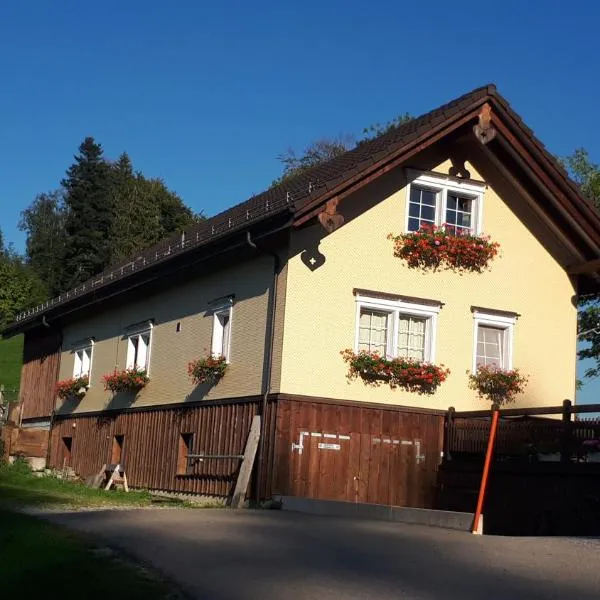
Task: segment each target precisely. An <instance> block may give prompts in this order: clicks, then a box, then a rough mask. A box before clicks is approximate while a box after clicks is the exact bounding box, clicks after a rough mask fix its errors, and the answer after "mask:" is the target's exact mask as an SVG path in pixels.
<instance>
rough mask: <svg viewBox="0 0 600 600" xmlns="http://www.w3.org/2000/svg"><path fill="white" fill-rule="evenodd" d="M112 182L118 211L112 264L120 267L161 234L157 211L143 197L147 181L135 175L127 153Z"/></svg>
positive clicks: (115, 166) (114, 220)
mask: <svg viewBox="0 0 600 600" xmlns="http://www.w3.org/2000/svg"><path fill="white" fill-rule="evenodd" d="M111 178H112V179H111V194H112V196H113V205H114V207H115V212H114V215H113V222H112V228H111V232H110V238H111V243H112V254H111V263H118V262H122V261H123V260H127V259H128V258H130V257H131V256H132V255H133V254H134V253H136V252H138V251H139V250H142V249H143V248H145V247H147V246H149V245H150V244H152V243H153V242H154V241H156V240H157V239H159V237H160V234H161V231H160V223H159V218H158V210H157V207H156V205H155V203H154V202H153V201H152V198H150V197H148V194H145V193H144V189H143V181H144V178H143V176H142V175H140V174H135V173H134V172H133V165H132V163H131V160H130V158H129V156H128V155H127V154H126V153H123V154H122V155H121V156H120V157H119V160H118V161H117V162H116V163H115V164H114V165H113V166H112V172H111Z"/></svg>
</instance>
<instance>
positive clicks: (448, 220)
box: [405, 172, 485, 235]
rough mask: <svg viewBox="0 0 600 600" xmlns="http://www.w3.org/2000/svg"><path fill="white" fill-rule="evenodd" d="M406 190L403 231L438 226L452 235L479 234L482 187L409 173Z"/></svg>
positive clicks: (442, 176) (441, 177)
mask: <svg viewBox="0 0 600 600" xmlns="http://www.w3.org/2000/svg"><path fill="white" fill-rule="evenodd" d="M409 181H410V183H409V184H408V185H407V187H406V199H407V201H406V226H405V230H406V231H407V232H409V231H418V230H419V229H421V227H423V226H424V225H425V226H427V225H429V226H436V227H441V226H442V225H443V226H445V228H446V230H447V231H448V232H450V233H453V234H455V235H460V234H465V233H471V234H475V235H477V234H479V233H480V232H481V220H482V219H481V218H482V214H483V192H484V187H485V186H484V185H478V184H475V183H473V182H469V183H462V182H459V181H456V180H454V179H449V178H448V177H444V175H441V174H440V176H439V177H438V176H437V175H429V174H427V175H425V174H418V173H414V172H413V173H409Z"/></svg>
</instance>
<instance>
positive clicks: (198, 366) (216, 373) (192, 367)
mask: <svg viewBox="0 0 600 600" xmlns="http://www.w3.org/2000/svg"><path fill="white" fill-rule="evenodd" d="M226 371H227V359H226V358H225V357H224V356H212V355H209V356H205V357H202V358H198V359H196V360H193V361H191V362H190V363H188V374H189V376H190V377H191V378H192V380H193V382H194V384H195V385H200V384H202V383H208V384H210V385H216V384H217V383H219V381H220V380H221V379H222V378H223V377H224V376H225V372H226Z"/></svg>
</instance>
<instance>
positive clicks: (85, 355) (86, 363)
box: [81, 348, 91, 377]
mask: <svg viewBox="0 0 600 600" xmlns="http://www.w3.org/2000/svg"><path fill="white" fill-rule="evenodd" d="M90 353H91V350H89V349H87V348H86V349H85V350H82V351H81V358H82V361H81V377H84V376H86V375H89V374H90Z"/></svg>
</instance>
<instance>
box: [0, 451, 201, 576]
mask: <svg viewBox="0 0 600 600" xmlns="http://www.w3.org/2000/svg"><path fill="white" fill-rule="evenodd" d="M0 503H3V504H5V505H8V506H23V505H28V506H37V507H40V508H59V507H60V508H63V507H71V508H88V507H94V506H99V507H103V506H104V507H110V506H124V507H139V506H156V507H159V506H174V507H188V506H192V505H191V504H190V503H188V502H185V501H184V500H180V499H173V498H163V497H157V496H153V495H152V494H150V493H149V492H146V491H133V490H132V491H129V492H124V491H121V490H110V491H107V492H105V491H104V490H98V489H91V488H88V487H86V486H85V485H83V484H82V483H78V482H71V481H65V480H62V479H56V478H55V477H37V476H35V475H33V474H32V473H31V471H29V469H28V468H27V467H26V466H25V465H23V464H22V463H20V462H17V463H15V464H14V465H10V466H9V465H3V466H0ZM0 581H1V580H0Z"/></svg>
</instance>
